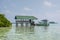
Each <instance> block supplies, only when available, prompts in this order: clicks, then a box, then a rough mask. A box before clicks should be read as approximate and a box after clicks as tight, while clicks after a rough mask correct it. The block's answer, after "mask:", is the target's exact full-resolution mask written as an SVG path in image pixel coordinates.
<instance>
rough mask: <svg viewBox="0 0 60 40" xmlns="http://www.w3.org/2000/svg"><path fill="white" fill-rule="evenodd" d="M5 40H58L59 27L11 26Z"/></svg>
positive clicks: (57, 25)
mask: <svg viewBox="0 0 60 40" xmlns="http://www.w3.org/2000/svg"><path fill="white" fill-rule="evenodd" d="M5 40H60V25H59V24H51V25H50V26H27V27H26V26H22V27H21V26H19V27H15V25H13V26H12V29H11V30H10V31H9V32H8V33H7V36H6V37H5Z"/></svg>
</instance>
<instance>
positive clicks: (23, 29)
mask: <svg viewBox="0 0 60 40" xmlns="http://www.w3.org/2000/svg"><path fill="white" fill-rule="evenodd" d="M16 33H18V34H28V33H29V34H31V33H32V34H33V33H34V26H28V27H27V26H19V27H16Z"/></svg>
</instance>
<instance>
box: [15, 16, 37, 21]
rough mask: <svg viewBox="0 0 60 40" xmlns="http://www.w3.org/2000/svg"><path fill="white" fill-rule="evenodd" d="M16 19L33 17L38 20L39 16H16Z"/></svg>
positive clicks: (32, 18)
mask: <svg viewBox="0 0 60 40" xmlns="http://www.w3.org/2000/svg"><path fill="white" fill-rule="evenodd" d="M15 19H31V20H36V19H37V18H36V17H34V16H15Z"/></svg>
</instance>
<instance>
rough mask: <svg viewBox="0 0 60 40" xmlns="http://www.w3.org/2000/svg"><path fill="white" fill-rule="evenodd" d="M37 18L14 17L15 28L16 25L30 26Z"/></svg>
mask: <svg viewBox="0 0 60 40" xmlns="http://www.w3.org/2000/svg"><path fill="white" fill-rule="evenodd" d="M36 19H37V18H36V17H34V16H15V20H16V26H18V24H21V26H23V25H24V24H25V25H32V24H33V23H34V21H33V20H36Z"/></svg>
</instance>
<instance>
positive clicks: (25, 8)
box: [24, 7, 32, 11]
mask: <svg viewBox="0 0 60 40" xmlns="http://www.w3.org/2000/svg"><path fill="white" fill-rule="evenodd" d="M24 10H26V11H31V10H32V9H31V8H28V7H24Z"/></svg>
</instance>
